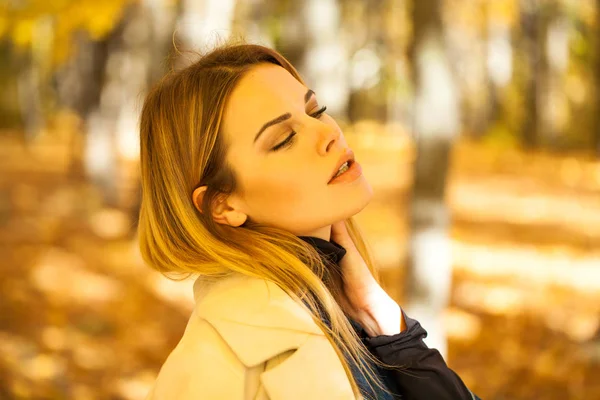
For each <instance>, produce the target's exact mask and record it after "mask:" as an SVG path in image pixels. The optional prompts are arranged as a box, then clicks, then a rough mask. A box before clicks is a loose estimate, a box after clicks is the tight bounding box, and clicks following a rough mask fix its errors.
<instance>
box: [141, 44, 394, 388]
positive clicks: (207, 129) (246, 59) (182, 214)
mask: <svg viewBox="0 0 600 400" xmlns="http://www.w3.org/2000/svg"><path fill="white" fill-rule="evenodd" d="M265 62H268V63H273V64H276V65H279V66H281V67H283V68H285V69H286V70H287V71H288V72H289V73H290V74H292V76H293V77H294V78H296V79H297V80H298V81H299V82H301V83H302V84H304V82H303V80H302V78H301V77H300V75H299V74H298V72H297V71H296V69H295V68H294V67H293V66H292V65H291V64H290V63H289V62H288V61H287V60H286V59H285V58H284V57H283V56H282V55H281V54H279V53H278V52H276V51H274V50H272V49H269V48H267V47H264V46H260V45H255V44H245V43H237V44H235V43H233V42H229V43H226V44H224V45H219V46H217V47H215V48H214V49H212V50H211V51H210V52H208V53H206V54H203V55H202V54H201V55H200V58H199V59H198V60H197V61H195V62H194V63H193V64H191V65H189V66H187V67H185V68H183V69H181V70H179V71H171V72H169V73H167V74H166V75H165V76H164V77H163V78H162V79H161V80H160V81H159V82H158V83H156V84H155V85H154V86H153V87H152V88H151V90H150V91H149V92H148V94H147V95H146V98H145V101H144V105H143V109H142V113H141V121H140V145H141V148H140V153H141V154H140V156H141V157H140V158H141V183H142V201H141V208H140V213H139V224H138V237H139V245H140V250H141V254H142V257H143V259H144V261H145V262H146V263H147V264H148V265H149V266H151V267H152V268H154V269H156V270H158V271H160V272H161V273H163V274H164V275H165V276H167V277H168V278H170V279H175V278H173V277H172V276H170V275H172V274H174V273H175V274H177V275H179V276H182V277H183V279H186V278H188V277H189V276H190V275H192V274H198V275H199V276H202V277H204V278H207V279H220V278H224V277H226V276H229V275H230V274H233V273H240V274H244V275H247V276H251V277H257V278H261V279H266V280H269V281H272V282H274V283H275V284H277V285H278V286H279V287H281V288H282V289H283V290H284V291H285V292H286V293H287V294H288V295H289V296H290V297H291V298H293V299H294V300H295V301H297V302H298V303H299V304H301V305H302V303H303V301H305V302H306V305H307V306H308V309H309V311H310V312H311V313H312V315H313V317H314V319H315V322H316V323H317V325H318V326H319V327H320V328H321V329H322V330H323V331H324V332H325V334H326V337H327V339H328V340H329V341H330V342H331V344H332V345H333V348H334V349H335V351H336V353H337V354H338V356H339V358H340V360H341V362H342V365H343V367H344V370H345V371H346V374H347V376H348V379H349V381H350V383H351V386H352V389H353V391H354V393H355V395H356V397H357V398H360V397H361V396H360V391H359V389H358V386H357V384H356V381H355V379H354V377H353V375H352V373H351V370H350V367H349V365H348V363H347V361H346V359H345V357H344V356H343V354H344V353H345V354H347V355H348V356H349V357H350V358H352V359H353V361H354V362H355V363H356V365H357V366H358V368H359V369H360V370H361V371H362V372H363V374H364V375H365V376H367V377H369V378H370V379H371V380H372V381H373V382H375V383H376V385H377V386H379V387H380V388H381V389H383V390H386V388H385V387H384V385H382V384H381V382H380V380H379V379H378V377H377V374H376V373H375V372H374V371H373V369H372V368H371V367H370V366H368V365H367V364H366V363H364V361H365V360H370V361H371V362H373V363H376V364H379V365H381V366H386V367H393V366H390V365H388V364H385V363H383V362H381V361H380V360H378V359H377V358H376V357H374V356H373V355H371V354H370V352H369V351H368V349H366V348H365V346H364V345H363V343H362V342H361V340H360V338H359V337H358V336H357V334H356V332H355V331H354V329H353V328H352V326H351V325H350V323H349V321H348V320H347V318H346V316H345V315H344V313H343V311H342V309H341V308H340V307H339V305H338V303H337V301H336V300H335V299H336V298H337V294H338V293H339V291H340V285H339V277H337V280H336V277H334V276H331V274H330V272H331V271H333V270H335V269H334V268H331V266H330V265H328V264H326V263H327V261H324V260H323V259H322V258H321V256H320V255H319V253H318V252H317V251H316V249H315V248H314V247H313V246H312V245H310V244H308V243H306V242H305V241H303V240H302V239H300V238H298V237H297V236H295V235H293V234H292V233H290V232H287V231H285V230H282V229H279V228H275V227H272V226H266V225H263V224H260V223H256V222H254V221H252V220H251V219H250V218H248V219H247V220H246V222H244V224H242V225H241V226H239V227H232V226H229V225H225V224H219V223H215V222H214V221H213V219H212V218H211V215H212V213H211V212H210V207H211V204H214V201H215V200H216V199H217V198H220V197H221V196H225V197H226V196H227V195H229V194H231V193H233V192H235V191H236V189H237V188H238V185H237V179H236V176H235V174H234V171H233V169H232V168H231V166H230V165H228V163H227V162H226V158H225V156H226V154H227V149H228V143H226V142H225V141H224V139H223V135H222V134H219V130H220V123H221V118H222V115H223V110H224V107H225V103H226V100H227V99H228V97H229V95H230V94H231V93H232V91H233V90H234V88H235V86H236V83H237V82H239V81H240V78H241V77H242V76H243V75H244V73H246V72H247V71H249V70H250V69H251V68H252V67H253V66H254V65H256V64H259V63H265ZM203 185H207V190H206V192H205V194H204V197H203V200H202V204H201V208H202V212H199V211H198V210H197V209H196V208H195V206H194V204H193V201H192V193H193V191H194V189H195V188H197V187H199V186H203ZM345 224H346V227H347V229H348V232H349V234H350V237H351V238H352V240H353V242H354V243H355V245H356V247H357V249H358V251H359V252H360V254H361V255H362V257H363V258H364V260H365V261H366V263H367V265H368V267H369V269H370V270H371V272H372V273H373V274H374V276H375V278H376V279H378V276H377V273H376V270H375V268H374V263H373V259H372V257H371V254H370V251H369V249H368V248H367V245H366V243H365V241H364V240H363V237H362V234H361V232H360V230H359V228H358V225H357V224H356V222H355V220H354V219H353V218H352V217H351V218H348V219H347V220H346V221H345ZM303 306H304V305H303ZM319 311H320V312H323V313H324V314H325V315H326V316H327V317H328V318H329V320H330V321H331V329H329V328H328V327H327V326H326V325H325V324H324V323H323V322H322V320H321V318H320V317H319ZM369 385H370V383H369Z"/></svg>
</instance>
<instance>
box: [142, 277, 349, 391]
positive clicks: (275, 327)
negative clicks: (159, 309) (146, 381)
mask: <svg viewBox="0 0 600 400" xmlns="http://www.w3.org/2000/svg"><path fill="white" fill-rule="evenodd" d="M194 298H195V300H196V307H195V309H194V311H193V313H192V315H191V317H190V321H189V322H188V325H187V327H186V329H185V332H184V335H183V337H182V339H181V341H180V342H179V344H178V345H177V347H176V348H175V349H174V350H173V352H172V353H171V354H170V355H169V357H168V359H167V360H166V362H165V364H164V365H163V367H162V368H161V371H160V373H159V377H158V378H157V381H156V383H155V385H154V387H153V389H152V391H151V392H150V394H149V396H148V398H147V400H158V399H170V398H181V399H188V398H189V399H192V398H231V399H236V398H238V399H241V398H244V395H248V393H245V390H246V391H248V390H249V391H252V392H254V391H255V389H256V388H259V387H261V388H263V389H261V390H266V391H267V392H268V393H269V398H272V399H301V398H317V397H318V396H319V393H320V394H323V393H326V394H331V396H328V398H340V399H342V398H343V399H350V398H352V396H351V394H352V393H351V388H350V386H349V383H348V381H347V378H346V375H345V372H344V369H343V367H342V365H341V363H340V360H339V359H338V358H337V355H336V354H335V351H334V349H333V347H332V346H331V345H330V343H329V341H328V340H327V339H326V337H325V334H324V333H323V331H321V330H320V328H319V327H318V326H317V325H316V323H315V322H314V320H313V319H312V316H311V314H310V312H309V311H308V309H307V308H306V307H304V306H303V305H300V304H298V303H296V302H295V301H294V300H293V299H292V298H291V297H290V296H289V295H287V293H285V291H284V290H283V289H281V288H280V287H279V286H277V285H276V284H274V283H273V282H270V281H266V280H262V279H257V278H252V277H246V276H232V277H228V278H226V279H222V280H220V281H213V282H208V281H204V280H202V279H201V278H199V279H198V280H197V281H196V282H195V284H194ZM316 360H318V362H315V361H316ZM298 371H303V373H302V374H300V375H299V374H298ZM325 377H326V378H325ZM252 388H254V389H252ZM256 390H258V389H256Z"/></svg>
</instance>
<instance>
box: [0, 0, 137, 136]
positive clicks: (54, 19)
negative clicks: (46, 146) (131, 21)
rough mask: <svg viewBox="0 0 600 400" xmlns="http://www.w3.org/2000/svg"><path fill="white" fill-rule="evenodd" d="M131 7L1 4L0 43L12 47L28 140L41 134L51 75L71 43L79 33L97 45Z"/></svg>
mask: <svg viewBox="0 0 600 400" xmlns="http://www.w3.org/2000/svg"><path fill="white" fill-rule="evenodd" d="M131 1H132V0H107V1H103V2H96V1H94V0H79V1H74V0H64V1H61V2H46V1H42V0H32V1H27V2H2V3H1V4H0V39H1V38H6V39H8V40H9V41H10V43H11V44H12V46H13V62H14V63H15V70H16V71H17V73H18V86H19V88H18V93H19V103H20V109H21V116H22V120H23V122H24V127H25V130H24V133H25V134H26V136H27V137H29V138H31V137H33V136H34V135H35V134H36V133H37V132H38V131H39V130H40V129H41V128H43V127H44V125H45V119H46V117H47V115H48V114H50V113H52V112H54V111H55V106H56V103H55V101H54V97H55V95H54V93H53V90H52V88H53V85H52V78H53V74H54V72H55V71H56V70H57V69H58V67H59V66H60V65H63V64H64V63H65V61H67V59H68V58H69V57H70V56H71V55H72V54H73V52H76V51H77V46H75V45H74V43H73V41H74V38H76V37H78V36H79V35H80V33H81V32H82V31H83V32H86V33H87V34H88V35H89V37H90V38H91V39H92V40H100V39H102V38H103V37H105V36H106V35H107V34H108V33H109V32H110V31H111V30H112V29H113V27H114V26H115V24H116V23H117V22H118V21H119V20H120V16H121V13H122V10H123V8H124V7H125V5H126V4H128V3H130V2H131ZM86 83H87V82H86ZM92 91H93V90H92Z"/></svg>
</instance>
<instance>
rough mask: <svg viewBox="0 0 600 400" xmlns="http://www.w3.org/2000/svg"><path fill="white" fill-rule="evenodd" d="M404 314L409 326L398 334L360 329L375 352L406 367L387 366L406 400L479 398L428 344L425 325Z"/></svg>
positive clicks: (475, 399)
mask: <svg viewBox="0 0 600 400" xmlns="http://www.w3.org/2000/svg"><path fill="white" fill-rule="evenodd" d="M402 314H403V315H404V318H405V321H406V327H407V328H406V330H404V331H402V332H400V333H398V334H396V335H381V336H375V337H369V336H368V335H367V333H366V332H365V331H364V329H362V328H359V330H358V334H359V336H360V337H361V339H362V341H363V343H364V344H365V346H366V347H367V348H368V349H369V351H370V352H371V353H372V354H373V355H375V356H376V357H377V358H378V359H380V360H381V361H383V362H385V363H387V364H391V365H394V366H401V367H404V368H403V369H402V370H390V369H386V370H385V371H384V372H385V374H386V375H387V376H385V377H384V379H386V380H388V381H389V380H391V381H393V383H394V384H395V386H396V388H395V389H396V390H397V391H398V392H399V393H400V394H401V395H402V399H405V400H417V399H436V400H478V397H477V396H475V395H474V394H472V393H471V391H470V390H469V389H468V388H467V387H466V386H465V384H464V383H463V381H462V380H461V379H460V377H459V376H458V375H457V374H456V373H455V372H454V371H452V370H451V369H450V368H449V367H448V366H447V365H446V362H445V361H444V359H443V357H442V355H441V354H440V353H439V351H437V350H436V349H430V348H429V347H427V345H426V344H425V342H424V341H423V338H425V337H427V332H426V331H425V329H424V328H423V327H422V326H421V324H420V323H419V322H418V321H416V320H414V319H412V318H410V317H408V316H407V315H406V314H405V313H404V311H402ZM479 400H480V399H479Z"/></svg>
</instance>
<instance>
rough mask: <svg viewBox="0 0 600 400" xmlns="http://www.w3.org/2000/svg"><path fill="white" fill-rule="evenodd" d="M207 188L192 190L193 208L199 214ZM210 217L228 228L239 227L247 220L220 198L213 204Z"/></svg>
mask: <svg viewBox="0 0 600 400" xmlns="http://www.w3.org/2000/svg"><path fill="white" fill-rule="evenodd" d="M207 188H208V187H207V186H200V187H197V188H196V189H194V192H193V193H192V202H193V203H194V207H196V210H198V211H200V212H202V199H204V194H205V193H206V189H207ZM212 217H213V219H214V220H215V222H218V223H219V224H224V225H230V226H240V225H242V224H243V223H244V222H246V219H247V218H248V216H247V215H246V214H245V213H243V212H242V211H240V210H238V209H236V208H233V207H231V206H230V205H229V204H227V199H226V198H220V199H219V200H218V201H217V203H216V204H214V207H213V208H212Z"/></svg>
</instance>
